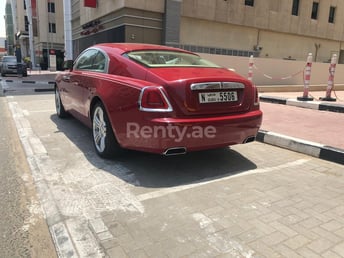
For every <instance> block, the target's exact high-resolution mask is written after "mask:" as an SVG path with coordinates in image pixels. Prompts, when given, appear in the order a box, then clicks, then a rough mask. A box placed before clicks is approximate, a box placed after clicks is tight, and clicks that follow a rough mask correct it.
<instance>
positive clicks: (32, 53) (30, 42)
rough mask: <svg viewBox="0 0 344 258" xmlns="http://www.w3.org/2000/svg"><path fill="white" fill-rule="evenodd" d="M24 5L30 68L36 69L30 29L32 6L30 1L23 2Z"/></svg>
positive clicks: (31, 30)
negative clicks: (27, 25)
mask: <svg viewBox="0 0 344 258" xmlns="http://www.w3.org/2000/svg"><path fill="white" fill-rule="evenodd" d="M25 5H26V14H27V18H28V21H29V47H30V59H31V63H32V67H36V62H35V48H34V42H33V29H32V5H31V0H25Z"/></svg>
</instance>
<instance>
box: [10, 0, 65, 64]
mask: <svg viewBox="0 0 344 258" xmlns="http://www.w3.org/2000/svg"><path fill="white" fill-rule="evenodd" d="M11 5H12V12H13V19H14V33H15V41H16V45H19V46H20V47H21V52H22V57H23V58H24V57H28V56H30V58H31V53H34V56H35V60H34V61H35V63H36V64H37V65H40V66H41V67H42V69H48V68H51V69H56V68H60V67H61V65H62V62H63V59H64V29H63V28H64V26H63V25H64V20H63V1H60V0H12V1H11ZM30 15H32V18H31V17H30ZM31 19H32V23H30V21H31ZM30 24H32V34H33V40H32V41H33V44H31V45H32V46H33V48H34V51H33V52H32V51H31V49H30V48H31V45H30V38H29V30H30V27H29V26H30ZM31 59H32V58H31Z"/></svg>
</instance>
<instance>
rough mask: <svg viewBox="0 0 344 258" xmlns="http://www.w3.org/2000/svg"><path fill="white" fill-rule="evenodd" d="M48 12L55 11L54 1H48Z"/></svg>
mask: <svg viewBox="0 0 344 258" xmlns="http://www.w3.org/2000/svg"><path fill="white" fill-rule="evenodd" d="M48 13H55V3H52V2H49V3H48Z"/></svg>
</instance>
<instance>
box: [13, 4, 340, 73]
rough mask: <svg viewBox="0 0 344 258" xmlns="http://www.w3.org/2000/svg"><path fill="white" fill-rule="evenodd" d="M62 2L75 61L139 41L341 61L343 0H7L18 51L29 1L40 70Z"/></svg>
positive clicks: (52, 48)
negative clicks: (90, 50)
mask: <svg viewBox="0 0 344 258" xmlns="http://www.w3.org/2000/svg"><path fill="white" fill-rule="evenodd" d="M67 1H68V4H70V14H71V15H70V18H68V19H66V20H67V22H70V25H71V26H70V27H71V38H72V40H71V43H68V49H69V44H71V45H72V46H70V49H72V51H73V58H75V57H76V56H77V55H78V54H79V53H80V52H81V51H82V50H84V49H85V48H87V47H89V46H91V45H94V44H96V43H103V42H144V43H153V44H163V45H170V46H176V47H181V48H184V49H187V50H191V51H195V52H201V53H211V54H221V55H233V56H250V55H254V56H256V57H265V58H278V59H289V60H305V58H306V57H307V55H308V53H313V56H314V60H315V61H318V62H328V61H329V60H330V58H331V56H332V55H333V54H337V55H338V56H339V63H344V14H343V13H344V1H339V0H326V1H324V0H280V1H276V0H64V1H61V0H11V2H12V13H13V16H14V19H15V21H16V22H14V24H15V25H14V26H15V27H16V28H15V33H16V40H17V41H18V42H20V45H21V46H22V47H23V52H24V55H28V53H29V49H28V48H30V44H29V42H28V27H29V26H28V25H29V24H30V23H29V20H30V17H28V15H27V14H28V11H27V9H26V4H25V3H26V2H30V3H31V7H30V8H32V27H33V34H34V39H33V41H34V44H33V45H34V50H35V51H34V53H35V56H36V60H37V61H36V63H41V64H42V67H46V66H51V63H52V62H53V63H54V62H55V63H56V64H53V65H55V66H56V67H60V66H61V59H62V60H63V57H64V55H63V52H64V49H65V46H64V44H65V41H64V40H65V38H64V16H63V12H66V10H64V6H63V3H64V2H65V3H66V2H67ZM65 6H66V5H65ZM13 10H15V11H13ZM66 45H67V43H66ZM54 56H55V58H56V60H55V59H52V58H51V57H54Z"/></svg>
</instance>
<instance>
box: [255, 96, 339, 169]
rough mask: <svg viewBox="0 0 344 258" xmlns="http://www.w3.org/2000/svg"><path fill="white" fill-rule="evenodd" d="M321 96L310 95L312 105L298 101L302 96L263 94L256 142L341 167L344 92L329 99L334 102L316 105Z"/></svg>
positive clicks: (308, 102) (322, 102) (320, 102)
mask: <svg viewBox="0 0 344 258" xmlns="http://www.w3.org/2000/svg"><path fill="white" fill-rule="evenodd" d="M324 94H325V93H324V92H312V93H310V96H313V97H314V99H315V100H314V101H298V100H297V97H299V96H302V93H298V92H276V93H270V92H269V93H262V94H261V96H260V99H261V108H262V111H263V113H264V116H263V124H262V127H261V130H260V133H259V135H258V140H259V141H262V142H265V143H269V144H272V145H277V146H280V147H283V148H287V149H291V150H294V151H298V152H302V153H305V154H308V155H311V156H315V157H318V158H321V159H325V160H329V161H333V162H336V163H339V164H344V137H343V136H342V132H343V128H344V91H338V92H335V95H334V94H333V95H332V97H334V98H336V99H337V101H336V102H326V101H319V100H318V99H319V98H320V97H325V96H324ZM265 102H270V103H265ZM276 103H277V104H276ZM278 104H284V105H278ZM331 111H332V112H331Z"/></svg>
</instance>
